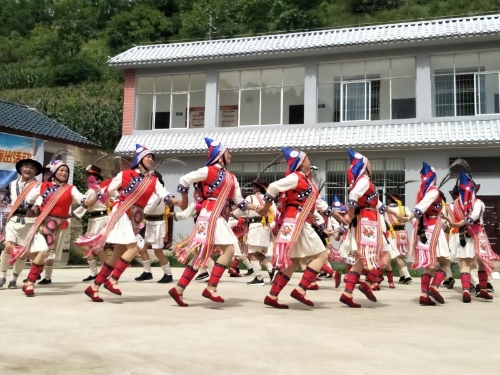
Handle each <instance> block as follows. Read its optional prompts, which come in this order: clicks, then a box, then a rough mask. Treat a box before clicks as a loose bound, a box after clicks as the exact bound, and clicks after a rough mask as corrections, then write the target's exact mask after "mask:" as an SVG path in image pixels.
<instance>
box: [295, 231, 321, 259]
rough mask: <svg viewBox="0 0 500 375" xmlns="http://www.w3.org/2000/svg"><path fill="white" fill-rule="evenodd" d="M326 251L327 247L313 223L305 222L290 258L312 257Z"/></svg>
mask: <svg viewBox="0 0 500 375" xmlns="http://www.w3.org/2000/svg"><path fill="white" fill-rule="evenodd" d="M324 251H326V248H325V245H323V242H321V238H319V236H318V234H317V233H316V232H315V230H314V229H313V227H312V225H311V224H309V223H305V224H304V227H303V228H302V230H301V232H300V234H299V237H298V238H297V242H296V243H295V244H294V245H293V247H292V249H291V251H290V258H305V257H310V256H314V255H317V254H320V253H322V252H324Z"/></svg>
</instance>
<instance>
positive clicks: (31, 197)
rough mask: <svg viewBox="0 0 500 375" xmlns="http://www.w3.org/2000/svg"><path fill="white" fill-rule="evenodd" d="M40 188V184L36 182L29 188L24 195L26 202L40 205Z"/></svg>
mask: <svg viewBox="0 0 500 375" xmlns="http://www.w3.org/2000/svg"><path fill="white" fill-rule="evenodd" d="M41 188H42V184H38V185H37V186H35V187H34V188H33V189H31V191H30V192H29V193H28V195H27V196H26V199H25V201H26V203H28V204H36V205H37V206H38V207H40V206H41V205H42V197H41V196H40V195H41V192H40V189H41ZM38 198H40V199H38ZM37 200H38V201H39V203H37V202H36V201H37Z"/></svg>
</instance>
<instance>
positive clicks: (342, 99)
mask: <svg viewBox="0 0 500 375" xmlns="http://www.w3.org/2000/svg"><path fill="white" fill-rule="evenodd" d="M340 72H342V75H341V76H340ZM332 77H333V78H332ZM414 77H415V58H413V57H409V58H399V59H381V60H369V61H355V62H345V63H341V64H320V65H319V66H318V80H319V81H318V109H317V110H318V122H341V121H374V120H386V119H391V118H392V119H403V118H415V116H416V109H415V102H416V97H415V92H416V87H415V85H416V83H415V78H414ZM337 80H338V81H339V83H335V82H336V81H337ZM329 82H334V83H333V84H329Z"/></svg>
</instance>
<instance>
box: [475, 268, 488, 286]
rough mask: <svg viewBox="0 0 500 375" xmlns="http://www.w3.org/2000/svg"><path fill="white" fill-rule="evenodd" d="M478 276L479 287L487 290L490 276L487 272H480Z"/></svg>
mask: <svg viewBox="0 0 500 375" xmlns="http://www.w3.org/2000/svg"><path fill="white" fill-rule="evenodd" d="M477 274H478V277H479V286H480V287H481V289H484V290H486V288H487V287H488V274H487V273H486V271H479V272H478V273H477Z"/></svg>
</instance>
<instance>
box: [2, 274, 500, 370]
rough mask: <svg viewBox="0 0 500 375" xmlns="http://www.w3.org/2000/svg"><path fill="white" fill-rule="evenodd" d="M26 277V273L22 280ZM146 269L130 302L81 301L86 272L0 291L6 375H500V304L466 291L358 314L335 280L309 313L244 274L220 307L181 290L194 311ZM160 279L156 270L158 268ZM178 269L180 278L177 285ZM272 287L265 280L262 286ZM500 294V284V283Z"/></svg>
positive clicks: (127, 294) (225, 290)
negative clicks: (270, 296) (432, 303)
mask: <svg viewBox="0 0 500 375" xmlns="http://www.w3.org/2000/svg"><path fill="white" fill-rule="evenodd" d="M25 272H26V271H25ZM141 272H142V270H141V269H140V268H133V269H129V270H127V271H126V272H125V274H124V276H123V281H122V282H121V283H120V284H121V289H122V291H123V296H115V295H112V294H110V293H109V292H107V291H106V290H103V291H102V292H101V296H102V297H103V298H104V299H105V302H104V303H93V302H91V301H90V299H89V298H88V297H87V296H85V295H84V294H83V291H84V289H85V287H86V285H87V284H86V283H83V282H81V279H82V278H83V277H85V276H87V275H88V270H87V269H83V268H79V269H78V268H76V269H56V270H54V274H53V284H51V285H48V286H39V287H37V288H36V297H35V298H26V297H25V296H24V294H23V293H22V291H21V289H17V290H6V289H5V288H4V289H1V290H0V322H1V324H0V337H1V339H0V340H1V343H2V345H1V348H0V374H2V375H10V374H23V375H24V374H37V375H43V374H51V375H54V374H71V375H73V374H74V375H77V374H85V375H94V374H137V375H149V374H169V375H170V374H196V375H206V374H213V375H218V374H231V375H235V374H252V375H254V374H273V375H274V374H313V373H315V374H327V373H329V374H346V375H348V374H354V375H360V374H370V375H371V374H373V375H375V374H384V375H386V374H405V375H410V374H425V373H427V374H440V375H446V374H453V375H456V374H469V373H470V374H479V373H481V374H498V373H499V371H500V360H499V359H498V357H497V355H496V354H495V353H496V352H497V350H498V347H499V344H500V325H499V324H498V313H499V311H500V308H499V306H500V300H494V301H493V302H486V301H484V300H480V299H476V298H473V301H472V303H471V304H467V305H466V304H463V303H462V302H461V292H460V289H461V287H460V282H459V281H458V282H457V283H456V284H455V288H454V289H453V290H446V289H443V291H442V294H443V296H444V298H445V299H446V303H445V304H444V305H441V306H436V307H421V306H419V305H418V302H417V298H418V295H419V290H420V288H419V280H418V279H417V280H415V281H414V283H413V284H412V285H397V286H396V289H395V290H390V289H388V288H387V284H384V285H383V287H382V290H381V291H380V292H376V295H377V298H378V299H379V302H377V303H372V302H370V301H368V300H367V299H366V298H365V297H364V296H363V295H362V294H361V293H360V292H356V293H355V300H357V301H358V302H360V303H361V304H362V305H363V308H361V309H349V308H347V307H344V306H343V305H341V304H340V302H338V299H339V297H340V294H341V288H339V289H335V288H334V285H333V282H332V281H331V279H329V280H323V281H321V282H319V285H320V288H321V289H320V290H319V291H310V292H308V296H309V298H310V299H312V300H313V301H314V302H315V303H316V306H315V307H314V308H309V307H307V306H304V305H302V304H300V303H299V302H297V301H295V300H293V299H292V298H291V297H290V296H289V295H290V292H291V290H292V287H291V286H292V285H293V286H294V285H297V283H298V281H299V276H300V274H296V275H295V276H294V278H293V279H292V280H291V282H290V284H289V286H287V287H286V288H285V290H284V291H283V293H282V295H281V298H280V300H281V301H282V302H283V303H287V304H289V305H290V309H289V310H284V311H283V310H277V309H273V308H269V307H266V306H264V304H263V303H262V301H263V299H264V296H265V295H266V293H267V292H268V290H269V285H266V286H265V287H257V286H247V285H246V284H245V283H246V282H247V281H250V279H251V278H249V277H242V278H229V277H228V276H227V275H225V276H224V277H223V279H222V281H221V283H220V285H219V292H220V294H221V295H222V296H223V297H224V298H225V299H226V303H224V304H216V303H213V302H211V301H209V300H207V299H205V298H203V297H202V296H201V292H202V290H203V288H204V287H205V284H204V283H203V282H199V281H198V282H196V281H193V283H192V284H191V285H190V286H189V288H188V289H187V291H186V292H185V301H186V302H187V303H189V305H190V306H189V307H187V308H180V307H178V306H177V305H175V303H174V301H173V300H172V299H171V298H170V297H169V296H168V295H167V290H168V289H169V288H170V286H171V285H169V284H167V285H165V284H157V283H156V281H155V280H154V281H148V282H142V283H138V282H135V281H134V280H133V279H134V277H136V276H138V275H139V274H140V273H141ZM153 272H154V276H155V279H156V280H158V279H159V278H160V276H161V269H160V268H154V269H153ZM181 272H182V269H174V277H176V278H178V277H179V276H180V274H181ZM267 280H268V279H267ZM494 287H495V289H497V293H498V291H499V290H500V281H499V280H494Z"/></svg>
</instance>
